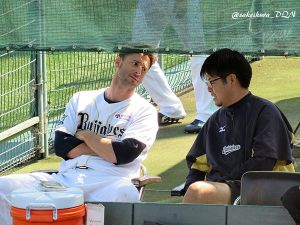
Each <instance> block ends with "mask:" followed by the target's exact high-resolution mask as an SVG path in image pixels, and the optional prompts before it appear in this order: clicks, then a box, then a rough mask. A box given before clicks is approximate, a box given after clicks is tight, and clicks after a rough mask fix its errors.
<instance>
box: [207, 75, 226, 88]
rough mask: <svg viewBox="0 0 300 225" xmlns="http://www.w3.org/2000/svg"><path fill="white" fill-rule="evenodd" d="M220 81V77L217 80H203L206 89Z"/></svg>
mask: <svg viewBox="0 0 300 225" xmlns="http://www.w3.org/2000/svg"><path fill="white" fill-rule="evenodd" d="M220 79H222V78H221V77H218V78H216V79H213V80H205V83H206V85H207V87H209V88H212V87H213V84H214V82H215V81H217V80H220Z"/></svg>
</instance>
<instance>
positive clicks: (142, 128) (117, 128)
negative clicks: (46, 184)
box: [53, 89, 158, 200]
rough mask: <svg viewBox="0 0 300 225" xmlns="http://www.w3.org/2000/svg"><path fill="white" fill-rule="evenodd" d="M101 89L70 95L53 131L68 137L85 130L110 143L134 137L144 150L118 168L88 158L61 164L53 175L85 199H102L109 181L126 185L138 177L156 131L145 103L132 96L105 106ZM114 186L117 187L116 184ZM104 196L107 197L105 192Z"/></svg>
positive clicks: (153, 113) (154, 118) (154, 116)
mask: <svg viewBox="0 0 300 225" xmlns="http://www.w3.org/2000/svg"><path fill="white" fill-rule="evenodd" d="M105 90H106V89H101V90H95V91H83V92H78V93H76V94H74V95H73V97H72V98H71V100H70V101H69V103H68V104H67V107H66V110H65V113H64V117H63V120H62V121H61V123H60V125H59V126H58V127H57V129H56V130H59V131H62V132H65V133H68V134H71V135H74V134H75V133H76V131H77V130H78V129H81V130H89V131H91V132H94V133H95V134H97V135H99V136H101V137H106V138H110V139H112V140H114V141H121V140H123V139H125V138H134V139H136V140H138V141H140V142H142V143H144V144H145V145H146V147H145V149H144V150H143V151H142V153H141V154H140V155H139V156H138V157H137V158H136V159H135V160H133V161H132V162H130V163H127V164H122V165H115V164H113V163H111V162H108V161H105V160H104V159H102V158H101V157H99V156H89V155H82V156H79V157H76V158H74V159H69V160H66V161H63V162H62V163H61V166H60V173H58V174H54V175H53V176H54V177H55V179H56V180H59V181H60V182H62V183H63V184H65V185H67V186H77V187H80V188H82V189H83V190H84V191H85V194H86V195H88V196H86V197H87V198H86V199H89V200H103V198H102V197H99V196H100V195H101V194H102V195H103V188H105V189H107V187H111V186H112V185H111V183H112V182H113V181H114V182H115V181H117V180H119V181H120V180H123V181H124V182H129V183H130V180H131V178H133V177H138V176H139V175H140V165H141V162H142V161H143V160H144V159H145V158H146V156H147V153H148V150H149V148H150V147H151V145H152V144H153V143H154V140H155V137H156V133H157V130H158V123H157V111H156V109H155V108H154V106H152V105H151V104H150V103H149V102H148V101H146V100H145V99H144V98H142V97H141V96H139V95H138V94H136V93H135V94H134V95H133V96H131V97H130V98H129V99H126V100H124V101H121V102H116V103H110V104H109V103H108V102H106V101H105V99H104V91H105ZM78 166H87V167H89V168H90V169H88V170H83V169H76V167H78ZM124 182H123V183H124ZM121 183H122V182H121ZM114 186H115V187H117V184H116V183H115V184H114ZM113 189H115V188H113ZM110 190H111V191H112V188H111V189H110ZM115 191H117V190H115ZM105 192H106V191H105ZM113 192H114V191H113ZM113 192H112V193H113ZM104 194H105V195H107V192H106V193H104ZM105 197H107V196H105ZM108 200H111V199H108Z"/></svg>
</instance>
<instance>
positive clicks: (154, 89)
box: [133, 0, 217, 133]
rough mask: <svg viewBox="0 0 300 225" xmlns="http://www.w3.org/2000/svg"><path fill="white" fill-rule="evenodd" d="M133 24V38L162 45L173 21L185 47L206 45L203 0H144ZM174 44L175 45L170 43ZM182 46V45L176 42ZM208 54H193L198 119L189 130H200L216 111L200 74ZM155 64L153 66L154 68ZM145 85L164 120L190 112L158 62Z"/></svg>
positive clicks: (192, 68) (195, 48)
mask: <svg viewBox="0 0 300 225" xmlns="http://www.w3.org/2000/svg"><path fill="white" fill-rule="evenodd" d="M136 18H137V19H136V21H138V22H136V23H135V24H134V28H133V41H134V42H139V41H143V42H146V43H148V44H149V45H151V46H155V47H158V46H159V43H160V40H161V38H162V36H163V33H164V30H165V29H166V27H167V26H168V25H169V24H171V25H172V26H173V28H174V29H175V31H176V33H177V34H178V36H179V39H180V40H181V41H182V43H183V46H182V48H183V49H184V50H187V51H190V52H191V53H192V52H193V50H194V51H201V50H204V49H205V41H204V33H203V29H202V19H201V16H200V2H199V0H184V1H178V0H161V1H155V0H140V1H139V2H138V8H137V12H136ZM170 48H171V46H170ZM176 48H178V46H176ZM205 58H206V56H202V55H193V56H192V57H191V73H192V83H193V87H194V93H195V99H196V110H197V115H196V119H195V120H194V121H193V122H192V123H191V124H189V125H187V126H186V127H185V129H184V131H185V132H186V133H198V132H199V130H200V129H201V127H202V126H203V124H204V123H205V121H206V120H207V119H208V118H209V116H210V115H211V114H212V113H213V112H215V111H216V109H217V107H216V106H215V105H214V104H213V101H212V97H211V95H210V94H209V92H208V91H207V88H206V86H205V83H204V82H203V81H202V79H201V78H200V76H199V72H200V69H201V66H202V64H203V62H204V60H205ZM152 67H153V68H152ZM152 67H151V69H150V71H149V75H150V76H147V77H146V79H145V80H144V81H143V85H144V87H145V89H146V91H147V92H148V93H149V95H150V96H151V97H152V99H153V100H154V101H155V103H157V105H158V106H159V107H160V115H159V116H160V118H159V122H160V123H161V124H164V122H165V121H166V123H168V122H169V121H170V120H172V119H181V118H183V117H184V116H185V115H186V113H185V111H184V108H183V106H182V103H181V102H180V99H179V98H178V97H176V95H175V94H174V93H173V92H172V90H171V89H170V87H169V84H168V83H167V80H166V79H165V78H164V73H163V71H162V70H161V68H160V67H159V65H158V64H154V65H153V66H152Z"/></svg>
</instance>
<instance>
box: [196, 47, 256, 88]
mask: <svg viewBox="0 0 300 225" xmlns="http://www.w3.org/2000/svg"><path fill="white" fill-rule="evenodd" d="M206 74H208V75H209V76H212V77H221V78H222V80H225V79H226V77H227V76H228V75H229V74H235V75H236V76H237V79H238V80H239V82H240V84H241V86H242V87H244V88H248V87H249V85H250V81H251V77H252V69H251V66H250V64H249V62H248V61H247V59H246V58H245V57H244V56H243V55H242V54H241V53H239V52H237V51H233V50H231V49H228V48H223V49H220V50H218V51H216V52H214V53H212V54H211V55H210V56H209V57H207V59H206V60H205V61H204V63H203V65H202V68H201V71H200V76H201V78H202V79H205V75H206Z"/></svg>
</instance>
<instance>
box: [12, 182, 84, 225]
mask: <svg viewBox="0 0 300 225" xmlns="http://www.w3.org/2000/svg"><path fill="white" fill-rule="evenodd" d="M11 216H12V219H13V225H83V224H84V216H85V206H84V200H83V193H82V191H81V190H80V189H77V188H65V189H63V190H59V191H57V190H56V191H40V190H31V189H18V190H15V191H13V193H12V207H11Z"/></svg>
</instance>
